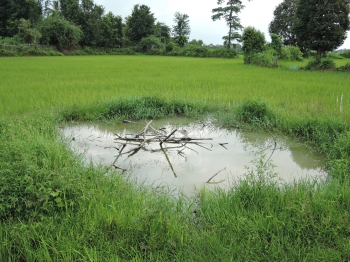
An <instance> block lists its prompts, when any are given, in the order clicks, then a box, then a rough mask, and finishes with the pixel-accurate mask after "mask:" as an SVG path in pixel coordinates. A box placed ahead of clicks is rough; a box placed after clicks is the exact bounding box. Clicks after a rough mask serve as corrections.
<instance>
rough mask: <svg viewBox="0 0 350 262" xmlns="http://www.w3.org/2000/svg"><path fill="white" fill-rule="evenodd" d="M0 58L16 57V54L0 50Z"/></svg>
mask: <svg viewBox="0 0 350 262" xmlns="http://www.w3.org/2000/svg"><path fill="white" fill-rule="evenodd" d="M0 56H16V53H15V52H14V51H12V50H6V49H2V48H0Z"/></svg>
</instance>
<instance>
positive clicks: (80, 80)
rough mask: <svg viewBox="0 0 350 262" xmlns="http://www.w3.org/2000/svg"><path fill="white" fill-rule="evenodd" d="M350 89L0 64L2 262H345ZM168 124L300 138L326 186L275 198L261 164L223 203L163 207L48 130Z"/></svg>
mask: <svg viewBox="0 0 350 262" xmlns="http://www.w3.org/2000/svg"><path fill="white" fill-rule="evenodd" d="M343 62H344V64H345V63H346V62H345V61H344V60H341V63H343ZM303 63H305V62H303ZM285 65H288V63H285ZM349 86H350V74H348V73H342V72H314V71H313V72H308V71H292V70H287V69H283V68H281V69H280V68H279V69H268V68H260V67H255V66H247V65H244V64H243V60H242V59H231V60H226V59H199V58H183V57H181V58H180V57H157V56H83V57H14V58H0V261H348V260H350V223H349V221H350V179H349V174H350V133H349V132H350V105H349V99H350V90H349ZM174 114H181V115H187V116H192V117H201V116H202V115H206V114H211V115H212V116H214V117H215V119H216V120H217V123H218V124H223V125H225V126H228V127H230V126H236V125H244V126H247V127H249V128H252V129H256V130H261V131H269V132H275V133H279V134H284V135H287V136H290V137H293V138H295V139H299V140H300V141H303V142H305V143H308V144H309V145H310V146H312V149H313V150H315V151H317V152H319V153H321V154H323V155H324V157H325V158H326V166H325V169H326V170H327V171H328V173H329V175H330V177H329V179H328V180H327V181H325V182H316V181H295V183H294V184H292V185H284V186H281V185H278V184H276V182H274V181H273V180H272V179H270V178H271V176H273V169H272V168H271V167H270V166H268V165H265V164H264V163H265V161H264V157H263V156H261V158H260V159H258V160H257V161H256V163H255V166H256V168H255V169H254V170H247V174H246V179H245V180H244V181H240V182H239V183H236V184H232V189H231V190H229V191H228V192H224V191H220V190H218V191H215V192H208V191H206V190H201V192H200V194H199V195H198V198H197V199H194V198H193V199H191V198H187V197H185V196H183V197H180V198H179V199H173V198H172V197H170V196H169V195H168V194H167V192H163V191H155V190H151V189H147V188H140V187H137V186H136V185H135V184H134V183H133V182H132V181H126V180H125V179H124V177H123V176H122V175H120V174H118V173H113V174H109V175H108V176H106V169H105V168H104V167H96V166H92V165H91V166H84V165H83V162H82V160H81V159H80V158H79V157H77V156H75V155H74V154H73V153H72V152H71V151H70V150H68V149H67V147H66V146H65V142H64V141H63V140H62V137H61V135H60V133H59V131H58V128H57V127H58V126H60V125H62V124H63V123H64V122H65V121H70V120H74V121H75V120H87V121H105V122H112V121H114V122H115V121H120V120H121V119H123V118H124V117H128V118H130V119H142V118H154V117H162V116H167V115H174ZM196 201H197V204H196ZM194 210H195V211H196V219H194V218H193V216H194V215H193V211H194Z"/></svg>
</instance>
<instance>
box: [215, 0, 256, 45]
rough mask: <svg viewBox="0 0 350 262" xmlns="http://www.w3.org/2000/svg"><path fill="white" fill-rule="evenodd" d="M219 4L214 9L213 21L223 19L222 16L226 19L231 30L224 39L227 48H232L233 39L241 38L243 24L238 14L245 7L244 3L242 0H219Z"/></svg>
mask: <svg viewBox="0 0 350 262" xmlns="http://www.w3.org/2000/svg"><path fill="white" fill-rule="evenodd" d="M248 1H250V0H248ZM217 4H218V5H219V7H217V8H214V9H213V10H212V12H213V13H214V15H212V17H211V18H212V19H213V21H216V20H221V18H222V19H224V20H225V21H226V24H227V26H228V27H229V31H228V34H227V36H224V37H223V39H224V40H225V44H226V46H227V48H231V43H232V40H235V39H240V37H241V35H240V34H239V31H241V30H242V28H243V26H242V25H241V23H240V19H239V17H238V14H239V13H240V12H241V10H242V9H243V8H244V5H243V4H242V1H240V0H218V1H217Z"/></svg>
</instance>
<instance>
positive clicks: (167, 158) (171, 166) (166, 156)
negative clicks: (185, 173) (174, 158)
mask: <svg viewBox="0 0 350 262" xmlns="http://www.w3.org/2000/svg"><path fill="white" fill-rule="evenodd" d="M160 148H161V150H162V152H163V153H164V155H165V158H166V160H167V161H168V164H169V166H170V168H171V171H173V174H174V176H175V178H176V177H177V175H176V173H175V170H174V168H173V165H172V164H171V162H170V160H169V157H168V155H167V153H166V152H165V150H164V148H163V146H162V144H160Z"/></svg>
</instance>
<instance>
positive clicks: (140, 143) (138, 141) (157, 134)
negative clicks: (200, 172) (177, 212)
mask: <svg viewBox="0 0 350 262" xmlns="http://www.w3.org/2000/svg"><path fill="white" fill-rule="evenodd" d="M123 122H124V123H134V122H132V121H129V120H124V121H123ZM151 123H152V120H151V121H149V122H148V123H146V126H145V127H144V128H143V129H142V130H141V131H140V132H139V133H137V134H125V135H119V134H115V136H116V138H115V139H114V140H116V141H115V143H118V144H120V147H115V148H116V149H117V150H118V151H119V154H118V155H117V156H116V158H115V160H114V162H113V163H112V165H111V166H112V167H114V168H116V169H120V168H119V167H117V166H116V162H117V161H118V159H119V158H120V157H121V156H122V155H125V154H128V157H131V156H133V155H135V154H137V152H138V151H139V150H140V149H141V148H142V149H143V150H146V151H150V152H151V153H154V152H160V151H161V152H162V153H163V154H164V156H165V159H166V161H167V162H168V164H169V167H170V169H171V170H172V172H173V174H174V176H175V177H177V175H176V172H175V170H174V167H173V165H172V163H171V161H170V159H169V157H168V154H167V151H169V150H170V149H178V150H177V152H178V155H179V156H181V157H184V158H185V159H186V160H187V157H186V155H185V153H184V152H183V151H184V150H185V149H189V150H192V151H194V152H196V153H197V154H198V152H197V151H196V150H194V149H192V148H190V147H188V145H189V144H191V145H194V146H199V147H202V148H204V149H206V150H209V151H211V148H212V147H213V145H212V144H210V145H211V148H208V147H206V146H204V145H202V144H203V142H202V141H207V140H212V138H194V137H189V136H188V133H187V132H186V135H184V133H183V131H182V130H177V129H175V130H173V131H172V132H170V133H169V134H166V131H165V130H164V128H161V129H158V130H157V129H155V128H154V127H153V126H152V125H151ZM149 130H150V131H151V132H148V131H149ZM147 132H148V133H147ZM176 132H178V133H179V134H181V135H182V137H176V136H175V134H176ZM149 143H159V146H160V149H150V150H149V149H147V147H146V145H147V144H149ZM166 144H177V145H178V146H171V147H166V146H164V145H166ZM128 145H134V146H135V147H133V148H130V149H129V148H128V150H126V151H125V152H124V149H125V148H126V147H127V146H128ZM110 148H113V147H110ZM123 171H124V170H123Z"/></svg>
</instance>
